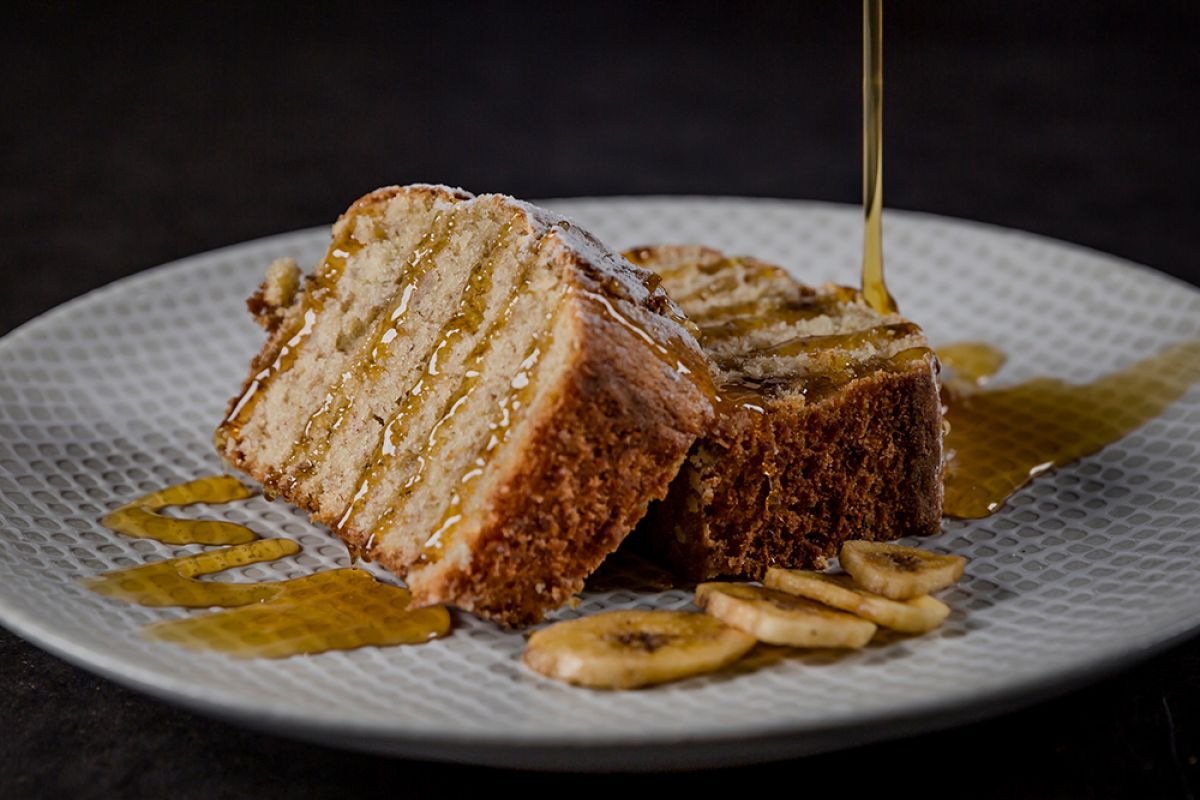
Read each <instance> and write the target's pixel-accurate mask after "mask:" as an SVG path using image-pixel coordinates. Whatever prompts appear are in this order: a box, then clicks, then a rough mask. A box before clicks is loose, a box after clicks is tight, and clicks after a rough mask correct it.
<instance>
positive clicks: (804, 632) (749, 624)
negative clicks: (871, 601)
mask: <svg viewBox="0 0 1200 800" xmlns="http://www.w3.org/2000/svg"><path fill="white" fill-rule="evenodd" d="M696 605H698V606H700V608H702V609H704V611H705V613H707V614H711V615H712V616H714V617H716V618H718V619H720V620H721V621H722V622H726V623H728V624H730V625H732V626H733V627H735V628H738V629H740V630H743V631H746V632H747V633H749V634H753V635H754V637H755V638H757V639H758V640H759V641H762V642H767V643H768V644H784V645H789V646H791V647H849V648H859V647H862V646H863V645H865V644H866V643H867V642H869V641H871V637H872V636H873V635H874V634H875V624H874V623H872V622H868V621H867V620H865V619H859V618H858V617H856V616H854V615H853V614H847V613H845V612H842V611H835V610H834V609H832V608H829V607H828V606H823V605H821V604H819V603H814V602H812V601H811V600H806V599H805V598H803V597H796V596H795V595H790V594H787V593H786V592H779V591H776V590H774V589H765V588H763V587H761V586H753V585H751V584H748V583H702V584H700V585H699V586H697V587H696Z"/></svg>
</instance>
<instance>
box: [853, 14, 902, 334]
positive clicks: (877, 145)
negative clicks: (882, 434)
mask: <svg viewBox="0 0 1200 800" xmlns="http://www.w3.org/2000/svg"><path fill="white" fill-rule="evenodd" d="M863 216H864V218H865V226H864V231H863V264H862V286H863V296H864V297H865V298H866V300H867V304H868V305H870V306H871V308H873V309H875V310H876V311H878V312H879V313H880V314H894V313H896V312H897V311H898V310H899V309H898V307H897V306H896V301H895V300H894V299H893V298H892V295H891V293H890V292H889V291H888V288H887V283H886V282H885V281H884V279H883V0H863Z"/></svg>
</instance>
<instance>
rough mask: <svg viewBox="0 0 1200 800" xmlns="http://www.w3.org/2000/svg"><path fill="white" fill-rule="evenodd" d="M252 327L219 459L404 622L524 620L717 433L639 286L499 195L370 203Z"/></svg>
mask: <svg viewBox="0 0 1200 800" xmlns="http://www.w3.org/2000/svg"><path fill="white" fill-rule="evenodd" d="M249 305H250V308H251V310H252V311H253V312H254V313H255V315H256V316H257V318H258V320H259V322H260V323H261V324H262V325H263V327H265V328H266V329H267V330H268V332H269V337H268V340H267V343H266V345H265V347H264V348H263V350H262V352H261V353H260V354H259V355H258V356H257V357H256V358H255V359H254V362H253V364H252V366H251V370H250V375H249V377H247V379H246V381H245V384H244V386H243V388H242V391H241V392H240V393H239V395H238V396H237V397H235V398H234V399H233V400H232V401H231V402H230V405H229V409H228V413H227V416H226V419H225V420H224V421H223V422H222V423H221V425H220V427H219V429H218V430H217V433H216V445H217V449H218V450H219V451H220V453H221V455H222V456H223V457H224V458H225V459H226V460H227V461H228V462H229V463H230V464H231V465H233V466H234V467H236V468H238V469H240V470H243V471H245V472H247V473H248V474H250V475H251V476H252V477H254V478H255V479H256V480H258V481H260V482H261V483H262V484H263V486H264V489H265V491H266V492H267V493H268V494H270V495H278V496H280V497H283V498H285V499H286V500H288V501H290V502H292V503H295V504H296V505H298V506H300V507H301V508H304V509H305V510H307V511H308V512H310V514H311V515H312V517H313V519H314V520H317V521H319V522H322V523H324V524H326V525H329V526H330V527H331V528H333V530H334V531H335V532H336V533H337V534H338V535H339V536H340V537H341V538H342V539H344V540H345V541H346V543H347V544H348V545H349V546H350V547H351V549H352V551H354V552H357V553H359V554H361V555H362V556H364V557H366V558H370V559H373V560H376V561H378V562H379V563H381V564H382V565H384V566H386V567H387V568H388V569H390V570H392V571H394V572H395V573H396V574H398V575H400V576H402V577H403V578H405V580H406V582H407V583H408V586H409V588H410V589H411V590H412V592H413V597H414V601H415V602H417V603H419V604H431V603H448V604H451V605H455V606H457V607H460V608H463V609H466V610H469V611H473V612H475V613H478V614H480V615H483V616H486V617H490V618H493V619H496V620H498V621H500V622H503V623H506V624H519V623H525V622H530V621H533V620H536V619H538V618H540V617H541V616H542V614H543V613H545V612H546V611H548V610H550V609H553V608H555V607H556V606H558V605H560V604H561V603H562V602H564V601H565V600H566V599H567V598H568V597H569V596H570V595H572V594H573V593H575V592H577V591H578V590H579V589H580V588H582V586H583V580H584V578H585V577H586V576H587V575H588V574H590V573H591V572H592V571H593V570H594V569H595V568H596V567H597V566H598V565H599V564H600V562H601V561H602V560H603V559H604V558H605V556H607V555H608V554H609V553H610V552H612V551H613V550H614V549H615V548H616V547H617V545H618V544H620V542H621V540H622V539H623V538H624V537H625V536H626V534H627V533H628V532H629V531H630V530H631V529H632V528H633V526H634V525H635V524H636V522H637V521H638V519H639V518H641V517H642V515H643V514H644V513H645V510H646V508H647V505H648V504H649V503H650V501H651V500H654V499H657V498H661V497H663V496H664V495H665V494H666V490H667V486H668V484H669V482H670V481H671V479H672V478H673V477H674V475H675V474H676V472H677V471H678V469H679V465H680V463H681V462H682V460H683V458H684V457H685V455H686V454H687V452H688V449H689V448H690V447H691V445H692V442H693V441H694V440H695V439H696V437H697V436H698V435H699V434H700V433H701V432H702V431H703V430H704V429H705V428H706V427H707V426H708V425H709V424H710V423H711V420H712V415H713V411H712V385H711V377H710V375H709V374H708V368H707V363H706V360H705V358H704V356H703V354H702V351H701V350H700V348H699V345H698V344H697V342H696V340H695V339H694V338H693V336H692V335H691V334H690V333H689V332H688V330H687V329H686V328H685V327H684V325H683V324H682V321H681V320H682V317H681V314H680V311H679V309H678V308H677V307H676V306H675V305H674V303H673V302H672V301H671V300H670V299H669V298H668V297H667V296H666V294H665V293H664V292H663V290H662V289H661V288H659V287H658V279H657V277H656V276H654V275H652V274H650V273H648V272H646V271H644V270H641V269H639V268H636V267H634V266H632V265H630V264H629V263H628V262H627V261H626V260H624V259H623V258H622V257H621V256H619V255H617V254H615V253H613V252H611V251H609V250H607V249H606V248H605V247H604V246H603V245H601V244H600V243H599V242H598V241H597V240H596V239H595V238H594V237H592V236H591V235H590V234H588V233H587V232H586V231H584V230H582V229H580V228H579V227H578V226H577V225H574V224H572V223H570V222H568V221H567V220H565V219H563V218H562V217H559V216H556V215H554V214H552V213H551V212H549V211H546V210H544V209H539V208H536V207H534V206H531V205H529V204H526V203H523V202H520V201H517V200H514V199H513V198H511V197H506V196H502V195H494V194H493V195H482V196H479V197H473V196H472V195H470V194H468V193H466V192H463V191H461V190H456V189H449V188H447V187H444V186H430V185H413V186H406V187H391V188H385V189H380V190H377V191H375V192H372V193H371V194H368V195H366V196H365V197H363V198H361V199H360V200H358V201H357V202H355V203H354V204H353V205H352V206H351V207H350V209H349V210H348V211H347V212H346V213H345V214H343V215H342V217H341V218H340V219H339V220H338V221H337V223H336V224H335V225H334V227H333V235H332V243H331V244H330V246H329V249H328V252H327V253H326V255H325V257H324V259H323V260H322V262H321V263H320V264H318V265H317V266H316V268H315V270H314V271H313V273H312V274H311V275H309V276H308V277H307V278H305V279H304V280H303V281H300V280H299V278H298V270H297V269H296V267H295V265H294V264H289V263H286V262H277V263H276V264H274V265H272V267H271V269H270V271H269V274H268V280H267V282H266V283H264V284H263V286H262V288H260V290H259V291H258V293H256V294H255V295H254V297H252V298H251V300H250V301H249Z"/></svg>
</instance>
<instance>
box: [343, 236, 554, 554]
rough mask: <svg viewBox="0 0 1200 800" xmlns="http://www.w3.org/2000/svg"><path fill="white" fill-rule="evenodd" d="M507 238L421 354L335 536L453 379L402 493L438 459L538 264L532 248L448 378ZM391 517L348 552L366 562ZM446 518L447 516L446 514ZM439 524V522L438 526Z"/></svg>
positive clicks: (478, 317)
mask: <svg viewBox="0 0 1200 800" xmlns="http://www.w3.org/2000/svg"><path fill="white" fill-rule="evenodd" d="M511 234H512V223H510V224H509V226H507V227H506V228H505V229H504V230H503V231H501V234H500V236H499V237H498V238H497V240H496V241H495V242H494V243H492V245H491V246H490V247H489V248H488V251H489V255H488V256H487V257H486V258H484V259H483V260H481V261H480V263H479V264H477V265H476V267H475V268H474V269H473V270H472V276H471V278H470V279H469V280H468V282H467V285H466V286H465V287H464V291H463V294H462V296H461V297H460V298H459V303H458V309H457V311H456V313H455V314H454V315H453V316H451V317H450V319H449V320H448V321H447V322H446V323H445V325H443V326H442V329H441V330H440V331H439V333H438V336H437V337H436V339H435V343H434V345H433V346H432V348H431V349H430V351H429V352H428V353H427V354H426V357H425V370H424V373H423V374H422V376H421V378H420V379H419V380H418V381H417V383H416V385H415V386H413V387H412V389H411V390H409V392H408V395H407V396H406V397H405V399H404V401H403V402H402V403H401V405H400V408H399V409H398V410H397V411H396V412H395V413H394V414H393V415H392V416H391V418H390V419H388V420H387V421H386V423H385V424H384V426H383V431H382V432H381V434H380V439H379V443H378V444H377V445H376V447H375V452H374V454H373V456H372V458H371V461H370V463H369V464H368V466H367V468H366V469H365V470H364V473H363V474H362V475H361V476H359V479H358V481H357V485H358V489H357V490H356V491H355V493H354V496H353V497H352V498H351V500H350V503H349V504H348V505H347V507H346V509H345V510H344V511H343V512H342V515H341V517H340V518H339V520H338V523H337V526H336V529H337V530H338V532H339V533H341V532H344V531H347V530H350V529H353V528H354V526H355V521H356V519H357V517H358V515H359V514H360V513H361V512H362V510H363V507H364V505H365V504H366V502H367V500H368V499H369V497H370V493H371V491H372V489H373V487H375V486H376V485H377V484H378V482H379V480H380V478H381V477H382V476H383V475H384V474H385V473H386V472H388V471H390V470H393V469H395V468H396V462H397V460H398V459H400V458H401V457H403V456H404V455H405V454H404V452H403V451H402V450H401V447H402V446H403V445H404V444H405V442H406V441H407V440H408V437H409V433H410V428H411V423H412V420H413V418H414V417H415V416H416V415H417V414H418V412H419V411H420V410H421V408H422V406H423V405H424V403H425V398H426V397H428V396H430V395H431V394H434V387H435V384H438V383H441V382H444V381H449V380H453V379H457V380H458V381H459V384H458V387H457V388H456V389H455V391H454V392H453V393H452V394H451V395H450V397H449V399H448V400H447V401H446V402H445V403H444V404H443V407H442V409H441V412H440V413H439V415H438V422H437V423H436V424H435V425H434V426H433V429H432V430H431V431H430V432H429V435H428V437H427V439H426V442H425V444H424V446H423V448H422V449H421V451H420V452H419V453H418V454H417V455H416V456H415V461H416V466H415V470H414V471H413V473H412V474H411V475H409V477H408V478H407V479H406V481H405V484H404V489H405V490H406V491H407V490H409V489H411V488H412V487H413V486H415V485H416V484H417V483H418V482H420V481H421V480H422V478H423V476H424V473H425V469H426V467H427V466H428V464H430V463H431V462H432V461H433V460H434V459H436V458H437V457H438V455H437V454H438V450H439V448H440V447H441V446H442V444H441V442H442V440H443V437H441V436H439V432H441V431H443V430H444V429H445V426H446V424H447V423H448V422H449V421H450V420H451V419H453V417H454V415H455V413H457V411H458V410H459V409H460V408H461V407H462V406H463V404H464V403H465V402H466V401H467V399H468V398H469V397H470V396H471V394H472V393H474V391H475V389H476V388H477V387H478V385H479V382H480V380H481V378H482V376H483V370H484V366H485V364H486V362H487V358H488V355H489V354H490V353H491V350H492V346H493V344H494V343H495V341H496V339H497V334H498V333H499V332H500V331H501V330H503V328H504V326H506V325H507V324H508V322H509V321H510V319H511V318H512V314H513V312H514V311H515V309H516V306H517V303H518V301H519V300H520V299H521V294H522V292H523V291H525V290H526V289H527V288H528V282H529V277H530V273H531V272H532V270H533V268H534V265H535V263H536V262H537V256H538V251H537V249H536V248H535V250H534V252H533V253H531V254H530V255H528V256H527V257H526V259H525V261H524V262H523V263H522V264H521V267H520V270H521V274H520V276H519V277H518V279H517V281H516V282H515V283H514V285H513V287H512V288H511V289H510V290H509V293H508V295H507V296H506V297H505V299H504V303H503V306H502V308H501V311H500V313H499V314H498V315H497V317H496V319H494V320H493V321H492V322H491V324H490V325H488V326H487V328H486V330H485V332H484V334H483V335H482V336H481V337H480V338H479V341H478V342H477V343H476V344H475V346H474V347H473V348H472V350H471V352H470V354H469V355H468V356H467V360H466V367H465V369H463V370H462V373H461V375H459V374H457V373H455V374H451V373H448V372H446V371H445V370H441V369H439V368H438V356H439V354H441V353H443V352H445V351H446V350H447V349H449V348H451V347H453V346H454V345H456V344H457V343H459V342H460V341H462V340H464V339H466V338H469V337H470V336H473V335H475V334H476V333H478V332H479V330H480V328H481V327H482V326H483V323H484V313H485V311H486V306H487V297H488V294H489V293H490V291H491V278H492V274H493V272H494V270H495V266H496V260H497V259H498V258H499V256H500V253H501V252H502V251H503V250H504V249H505V247H506V246H507V244H508V243H509V241H510V239H511ZM537 356H540V353H538V354H537V355H535V356H534V360H535V363H536V358H537ZM529 358H530V354H528V353H527V354H526V358H525V360H524V361H522V369H523V370H526V369H528V368H527V367H525V366H524V365H525V362H526V361H528V360H529ZM514 380H516V378H514ZM501 405H503V403H502V404H501ZM507 412H508V409H503V408H502V411H501V417H502V418H506V417H505V415H506V414H507ZM460 482H461V481H460ZM455 496H457V495H455ZM453 505H454V499H453V498H452V499H451V502H450V506H453ZM396 513H397V510H396V506H394V505H389V506H388V507H387V508H386V509H385V510H384V511H383V513H382V514H381V515H380V516H379V519H378V520H377V521H376V522H375V524H374V526H373V529H372V532H371V534H370V535H369V536H368V537H367V539H366V541H365V542H364V543H363V545H362V546H361V547H359V548H358V551H357V552H352V554H353V555H356V556H361V557H363V558H366V559H368V560H369V559H370V558H371V554H372V552H373V550H374V548H375V546H376V545H377V544H378V542H379V540H380V539H381V538H382V537H383V535H384V534H385V533H386V532H387V530H388V529H389V528H390V527H391V526H392V524H393V523H394V521H395V516H396ZM449 513H450V512H449V511H447V514H449ZM444 524H445V523H444V521H443V523H442V525H444Z"/></svg>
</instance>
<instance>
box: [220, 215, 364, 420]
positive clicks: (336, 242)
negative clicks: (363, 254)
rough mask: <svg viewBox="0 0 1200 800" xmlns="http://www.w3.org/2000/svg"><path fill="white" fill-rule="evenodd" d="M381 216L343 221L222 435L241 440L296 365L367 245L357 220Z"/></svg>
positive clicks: (357, 217) (351, 218) (232, 412)
mask: <svg viewBox="0 0 1200 800" xmlns="http://www.w3.org/2000/svg"><path fill="white" fill-rule="evenodd" d="M381 213H382V210H381V209H378V208H376V207H369V208H364V209H358V210H357V211H355V212H354V214H353V216H351V217H350V218H349V219H347V220H346V221H345V223H344V224H343V226H342V228H341V231H340V232H339V233H338V234H337V235H336V236H335V237H334V239H333V241H331V242H330V244H329V249H328V250H326V252H325V258H324V259H323V260H322V262H321V265H320V267H318V268H317V269H316V270H314V271H313V274H312V275H311V276H310V277H309V279H308V283H307V285H306V286H305V291H304V295H303V298H302V299H301V301H300V302H301V304H302V305H301V314H300V318H299V320H298V321H297V322H296V323H295V324H293V326H292V327H291V328H290V329H289V330H288V332H287V333H285V334H284V335H283V336H281V337H280V338H281V339H283V341H284V343H283V345H282V346H281V347H280V348H279V352H278V353H277V354H276V355H275V359H274V361H272V362H271V364H270V365H269V366H267V367H265V368H264V369H262V370H260V371H259V372H258V373H257V374H255V375H254V377H253V378H252V379H251V380H250V383H249V384H248V385H247V386H246V389H245V391H243V392H242V394H241V396H240V397H239V398H238V399H237V401H236V402H235V403H234V404H233V408H232V410H231V411H230V412H229V415H228V416H227V417H226V418H225V420H224V422H222V423H221V431H220V432H221V433H222V434H224V435H231V436H233V437H235V438H236V437H238V436H240V435H241V430H242V426H244V425H245V424H246V422H247V421H249V419H250V415H251V414H252V413H253V412H254V408H255V406H257V404H258V402H259V400H261V399H262V395H263V390H264V389H265V388H266V386H267V384H268V383H270V381H271V380H272V379H273V378H274V377H275V376H276V375H278V374H279V373H281V372H285V371H286V370H288V369H289V368H290V367H291V366H292V364H293V363H295V361H296V356H297V355H298V353H299V350H300V347H301V346H302V345H303V343H304V342H305V340H307V339H308V337H309V335H310V334H311V333H312V329H313V325H315V324H316V320H317V314H318V313H319V312H320V311H321V310H322V309H323V308H324V307H325V302H326V300H327V299H329V297H331V296H334V295H336V293H337V284H338V281H339V280H340V279H341V277H342V273H343V272H345V270H346V261H347V260H348V259H349V258H350V257H351V256H353V255H355V254H356V253H358V252H359V251H360V250H362V249H363V247H365V246H366V245H367V243H366V242H361V241H359V240H358V239H357V238H356V237H355V230H356V228H357V227H358V220H359V219H360V218H362V217H368V218H371V219H376V218H377V217H378V216H379V214H381ZM377 233H378V231H377Z"/></svg>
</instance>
